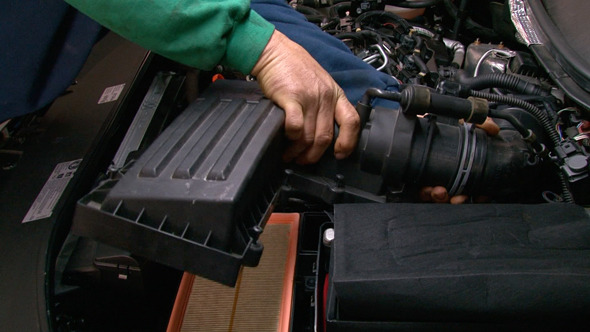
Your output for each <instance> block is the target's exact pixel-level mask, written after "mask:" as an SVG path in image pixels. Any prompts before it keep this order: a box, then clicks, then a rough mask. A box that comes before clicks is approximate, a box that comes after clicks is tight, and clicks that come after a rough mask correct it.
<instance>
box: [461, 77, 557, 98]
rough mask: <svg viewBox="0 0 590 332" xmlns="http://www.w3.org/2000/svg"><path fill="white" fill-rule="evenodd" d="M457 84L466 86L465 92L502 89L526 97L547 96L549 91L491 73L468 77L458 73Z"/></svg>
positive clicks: (532, 84)
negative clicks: (526, 95)
mask: <svg viewBox="0 0 590 332" xmlns="http://www.w3.org/2000/svg"><path fill="white" fill-rule="evenodd" d="M455 77H456V79H457V82H459V83H461V84H462V85H465V86H466V90H481V89H486V88H502V89H508V90H512V91H515V92H518V93H524V94H528V95H537V96H547V95H548V94H549V91H547V90H545V89H543V88H542V87H541V86H540V85H537V84H534V83H530V82H527V81H526V80H523V79H521V78H520V77H517V76H514V75H510V74H505V73H493V74H486V75H479V76H476V77H469V76H467V74H466V73H465V72H464V71H459V74H458V75H456V76H455Z"/></svg>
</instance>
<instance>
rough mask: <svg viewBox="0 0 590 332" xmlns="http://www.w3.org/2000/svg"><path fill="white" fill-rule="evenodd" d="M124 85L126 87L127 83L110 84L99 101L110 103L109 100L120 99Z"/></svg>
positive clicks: (100, 102)
mask: <svg viewBox="0 0 590 332" xmlns="http://www.w3.org/2000/svg"><path fill="white" fill-rule="evenodd" d="M124 87H125V83H123V84H119V85H115V86H110V87H108V88H106V89H104V92H103V93H102V96H100V99H99V100H98V103H99V104H104V103H108V102H111V101H115V100H117V99H119V96H120V95H121V92H123V88H124Z"/></svg>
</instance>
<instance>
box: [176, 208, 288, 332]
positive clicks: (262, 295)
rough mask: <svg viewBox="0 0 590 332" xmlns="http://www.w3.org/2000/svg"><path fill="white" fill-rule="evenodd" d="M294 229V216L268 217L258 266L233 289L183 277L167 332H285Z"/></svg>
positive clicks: (198, 278) (202, 279)
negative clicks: (263, 246)
mask: <svg viewBox="0 0 590 332" xmlns="http://www.w3.org/2000/svg"><path fill="white" fill-rule="evenodd" d="M298 225H299V215H298V214H293V213H292V214H273V215H272V217H271V218H270V220H269V222H268V225H267V226H266V228H265V230H264V233H263V234H262V235H261V237H260V238H261V240H262V241H263V242H264V244H265V250H264V254H263V255H262V258H261V260H260V264H259V265H258V267H255V268H249V267H245V268H243V270H242V272H241V274H240V277H239V278H238V282H237V283H236V286H235V287H234V288H232V287H227V286H224V285H221V284H218V283H215V282H212V281H210V280H207V279H204V278H201V277H195V276H194V275H192V274H188V273H185V275H184V277H183V280H182V282H181V285H180V288H179V291H178V296H177V299H176V302H175V304H174V309H173V312H172V317H171V319H170V323H169V325H168V332H179V331H180V332H184V331H186V332H188V331H190V332H244V331H256V332H277V331H278V332H286V331H289V317H290V312H291V302H292V297H291V294H292V288H293V276H294V272H295V258H296V254H297V231H298Z"/></svg>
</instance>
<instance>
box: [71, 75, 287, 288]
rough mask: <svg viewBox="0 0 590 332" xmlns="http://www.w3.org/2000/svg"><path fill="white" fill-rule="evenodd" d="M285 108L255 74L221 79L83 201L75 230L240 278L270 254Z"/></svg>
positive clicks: (187, 267)
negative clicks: (266, 234) (266, 244)
mask: <svg viewBox="0 0 590 332" xmlns="http://www.w3.org/2000/svg"><path fill="white" fill-rule="evenodd" d="M284 117H285V115H284V112H283V111H282V110H281V109H280V108H278V107H276V106H275V105H274V104H273V103H272V102H271V101H270V100H268V99H265V98H264V96H263V95H262V93H261V92H260V90H259V89H258V87H257V84H256V83H252V82H244V81H226V80H218V81H217V82H215V83H214V84H213V85H212V86H211V87H210V88H209V89H207V90H206V91H205V92H204V93H203V94H202V95H201V97H200V98H199V99H197V100H196V101H195V102H194V103H192V104H191V105H190V106H189V107H188V108H187V109H186V110H185V111H184V112H183V113H182V114H180V115H179V116H178V118H176V120H175V121H174V122H173V123H172V124H171V125H170V126H169V127H168V128H166V130H165V131H164V132H163V133H162V134H161V135H160V136H159V137H158V138H157V139H156V140H155V141H154V142H153V143H152V144H151V145H150V147H149V148H148V149H147V150H146V151H145V152H143V154H142V155H141V157H140V158H139V159H138V160H137V161H135V162H134V164H133V166H131V167H130V168H129V170H128V171H127V172H126V173H125V174H124V175H123V176H122V177H121V178H120V179H115V180H109V181H106V182H104V183H102V184H101V185H100V186H99V187H98V188H96V189H95V190H94V191H92V192H91V193H90V194H88V195H87V196H85V197H83V198H82V199H81V200H80V201H79V202H78V206H77V208H76V214H75V216H74V222H73V227H72V230H73V232H74V233H75V234H78V235H82V236H87V237H90V238H93V239H95V240H98V241H100V242H103V243H106V244H109V245H112V246H115V247H120V248H123V249H125V250H128V251H130V252H131V253H133V254H137V255H141V256H144V257H147V258H149V259H152V260H154V261H156V262H160V263H162V264H166V265H169V266H172V267H174V268H177V269H180V270H184V271H189V272H191V273H194V274H197V275H200V276H204V277H207V278H209V279H212V280H215V281H218V282H221V283H223V284H226V285H233V284H234V283H235V281H236V278H237V276H238V271H239V269H240V267H241V266H242V265H246V266H256V264H258V260H259V259H260V255H261V254H262V249H263V247H262V244H260V243H258V236H259V235H260V233H261V232H262V229H263V228H264V225H265V223H266V220H267V219H268V216H269V215H270V212H271V210H272V205H273V203H274V200H275V199H276V197H277V196H278V192H279V189H280V186H281V184H282V180H283V174H284V172H283V169H282V165H281V154H282V151H283V147H282V144H283V139H284V138H283V137H284V135H283V134H282V132H281V130H282V127H283V122H284Z"/></svg>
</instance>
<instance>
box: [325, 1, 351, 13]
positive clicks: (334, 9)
mask: <svg viewBox="0 0 590 332" xmlns="http://www.w3.org/2000/svg"><path fill="white" fill-rule="evenodd" d="M351 7H352V4H351V3H350V1H343V2H339V3H337V4H335V5H333V6H330V9H329V10H328V16H329V17H344V15H342V16H340V12H341V11H347V10H350V8H351Z"/></svg>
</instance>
